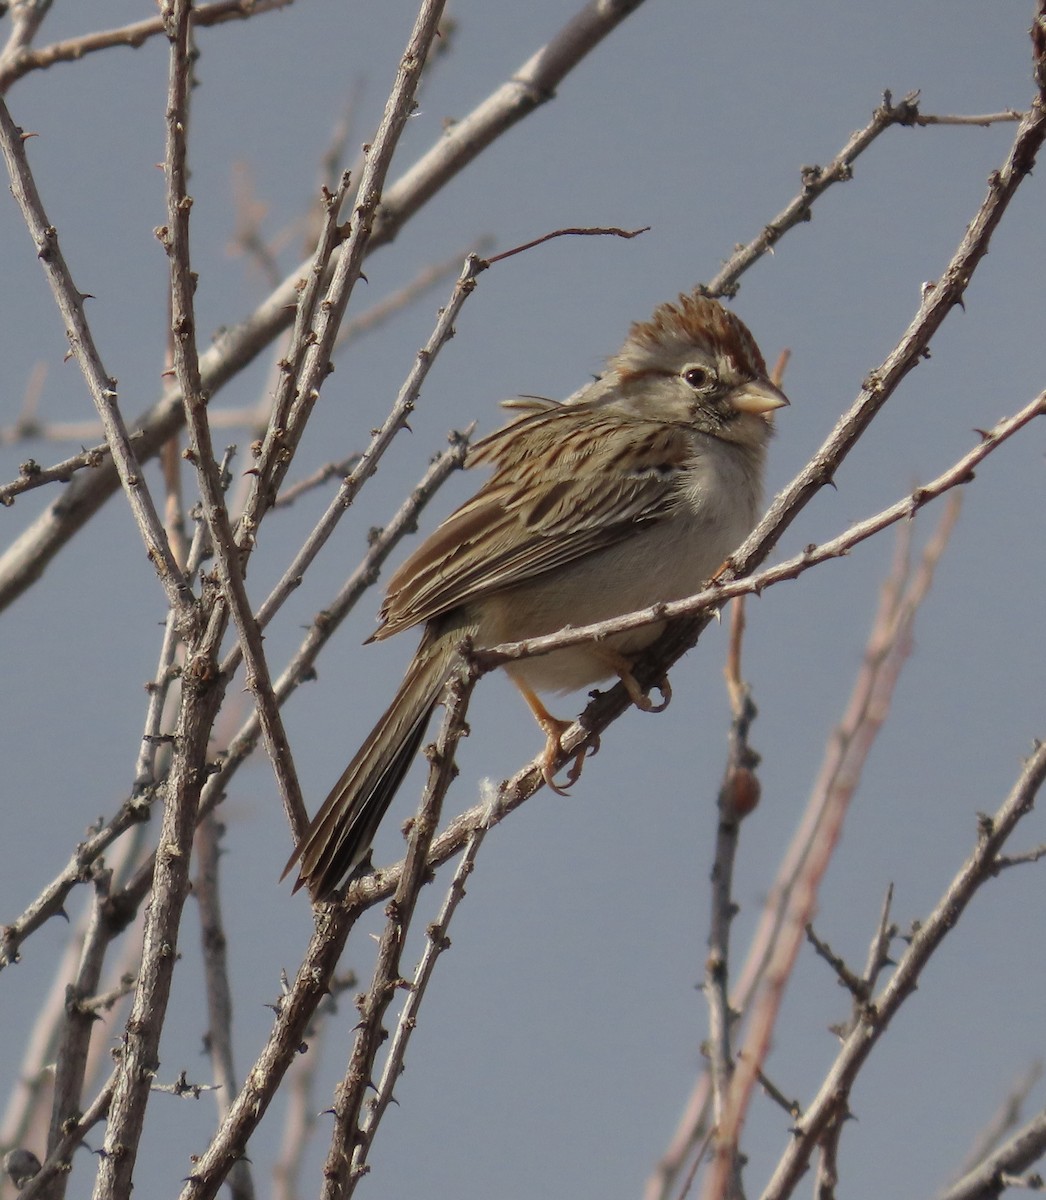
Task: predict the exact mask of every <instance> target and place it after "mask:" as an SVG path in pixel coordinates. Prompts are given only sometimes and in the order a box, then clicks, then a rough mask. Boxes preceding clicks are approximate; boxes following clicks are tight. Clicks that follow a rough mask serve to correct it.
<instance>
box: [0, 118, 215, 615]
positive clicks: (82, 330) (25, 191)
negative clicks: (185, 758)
mask: <svg viewBox="0 0 1046 1200" xmlns="http://www.w3.org/2000/svg"><path fill="white" fill-rule="evenodd" d="M25 140H26V138H25V135H24V134H23V132H22V130H21V129H19V128H18V127H17V126H16V125H15V123H14V121H12V120H11V115H10V113H9V112H8V110H7V105H6V104H4V102H3V101H2V100H0V147H2V149H3V154H4V159H5V161H6V163H7V169H8V173H9V174H10V177H11V190H12V192H13V194H14V197H15V200H16V201H17V202H18V206H19V208H20V209H21V210H22V217H23V218H24V220H25V223H26V225H27V227H28V229H29V233H30V236H31V237H32V239H33V243H34V245H35V247H36V252H37V258H38V259H39V260H40V263H41V265H42V266H43V269H44V274H45V275H46V276H47V281H48V283H49V284H50V285H51V291H52V293H53V294H54V299H55V303H56V305H57V306H58V310H59V312H60V313H61V315H62V320H63V321H64V322H65V327H66V336H67V337H68V339H69V344H70V346H71V348H72V352H73V355H74V356H75V358H76V360H77V363H78V364H79V367H80V370H81V372H82V373H83V376H84V380H85V381H86V383H87V386H88V388H89V390H90V393H91V398H92V400H93V401H94V403H95V407H96V408H97V410H98V415H99V416H100V417H101V419H102V426H103V428H104V429H105V438H106V442H107V444H108V446H109V450H110V453H111V455H112V461H113V462H114V463H115V466H116V470H117V472H118V474H119V479H120V483H121V484H122V486H123V489H124V492H125V494H126V496H127V501H128V503H129V505H130V507H131V512H132V513H133V515H134V519H135V522H136V524H137V525H138V529H139V532H140V533H141V535H142V540H143V541H144V542H145V547H146V551H147V552H148V555H149V559H150V561H151V562H152V564H153V566H154V567H155V569H156V573H157V574H158V575H159V577H160V582H161V583H162V584H163V587H164V590H165V592H166V593H167V599H168V602H169V603H170V605H171V607H172V608H174V609H175V610H176V611H177V612H178V613H179V618H180V620H181V622H182V623H186V622H188V621H189V620H190V619H191V616H192V608H193V598H192V595H191V594H190V592H189V589H188V586H187V584H186V582H185V580H184V578H183V577H182V573H181V571H180V570H179V569H178V564H177V563H176V562H175V561H174V556H173V554H172V553H171V547H170V545H169V544H168V541H167V537H166V535H165V533H164V530H163V525H162V523H161V521H160V518H159V515H158V513H157V511H156V505H155V503H154V502H153V498H152V494H151V492H150V491H149V487H148V485H147V484H146V482H145V477H144V475H143V473H142V468H141V464H140V462H139V461H138V458H137V456H136V454H135V450H134V447H133V446H132V440H131V435H130V433H129V431H128V429H127V425H126V424H125V422H124V419H123V414H122V413H121V412H120V406H119V402H118V397H117V393H116V384H115V380H113V379H112V377H111V376H110V375H109V373H108V372H107V371H106V370H105V368H104V367H103V366H102V361H101V358H100V356H99V354H98V350H97V347H96V346H95V343H94V336H93V335H92V333H91V329H90V326H89V325H88V323H87V317H86V314H85V312H84V299H85V296H84V293H82V292H81V291H80V290H79V289H78V288H77V287H76V286H75V285H74V283H73V279H72V275H71V273H70V271H69V267H68V266H67V264H66V261H65V257H64V256H63V254H62V250H61V247H60V246H59V244H58V231H57V230H56V229H55V227H54V226H53V225H52V224H51V222H50V221H49V220H48V218H47V214H46V212H45V211H44V206H43V201H42V200H41V199H40V194H39V192H38V191H37V188H36V182H35V180H34V179H33V174H32V171H31V170H30V168H29V160H28V158H27V157H26V153H25ZM104 465H105V464H101V465H100V466H99V470H102V469H104Z"/></svg>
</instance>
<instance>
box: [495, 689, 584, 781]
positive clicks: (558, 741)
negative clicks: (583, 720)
mask: <svg viewBox="0 0 1046 1200" xmlns="http://www.w3.org/2000/svg"><path fill="white" fill-rule="evenodd" d="M512 682H513V683H514V684H515V685H516V687H518V688H519V690H520V692H521V693H522V695H523V699H524V700H526V702H527V706H528V707H529V709H530V711H531V712H532V713H533V714H534V720H535V721H537V723H538V724H539V725H540V726H541V728H542V730H543V731H544V734H545V739H546V741H545V752H544V753H543V754H542V756H541V776H542V778H543V779H544V780H545V782H546V783H547V784H548V786H549V787H550V788H551V789H552V790H553V791H554V792H555V793H556V795H557V796H566V795H568V794H569V793H568V792H567V788H569V787H572V786H573V785H574V784H575V783H577V781H578V780H579V779H580V778H581V768H582V767H583V766H584V763H585V755H586V754H587V753H588V749H587V748H584V747H583V748H582V749H581V750H580V751H579V752H578V755H577V757H576V758H575V759H574V761H573V763H572V764H571V766H570V770H569V771H568V772H567V780H566V784H565V785H564V786H563V787H560V786H559V784H558V783H556V780H555V769H554V768H555V763H556V759H557V758H558V757H559V755H560V754H561V753H562V751H563V734H564V733H566V731H567V730H568V729H569V728H570V727H571V725H573V723H574V722H573V721H561V720H560V719H559V717H554V716H553V715H552V714H551V713H550V712H549V711H548V709H547V708H546V707H545V706H544V705H543V704H542V703H541V700H540V699H539V698H538V696H537V695H536V694H535V693H534V692H533V691H531V689H530V688H528V687H527V685H526V684H525V683H521V682H520V681H519V680H518V679H514V680H513V681H512Z"/></svg>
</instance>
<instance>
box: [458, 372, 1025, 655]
mask: <svg viewBox="0 0 1046 1200" xmlns="http://www.w3.org/2000/svg"><path fill="white" fill-rule="evenodd" d="M1043 415H1046V392H1042V393H1040V394H1039V395H1038V396H1036V398H1035V399H1034V400H1033V401H1032V402H1031V403H1030V404H1027V405H1025V407H1024V408H1022V409H1021V410H1020V411H1019V412H1018V413H1015V414H1014V415H1013V416H1012V417H1007V418H1005V419H1003V420H1002V421H999V422H998V423H997V424H996V425H995V426H993V428H991V429H990V430H988V431H986V432H981V440H980V442H979V443H978V445H977V446H975V447H974V448H973V449H972V450H970V451H969V452H968V453H967V454H964V455H963V456H962V457H961V458H959V459H957V460H956V462H955V463H954V464H953V465H952V466H951V467H949V468H948V469H947V470H946V471H943V472H942V473H941V474H940V475H938V476H937V477H936V478H935V479H932V480H930V481H929V482H928V483H925V484H922V485H921V486H919V487H917V488H916V489H915V490H914V491H913V492H911V493H910V494H909V495H908V496H906V497H905V498H904V499H902V500H898V501H897V503H896V504H892V505H890V506H889V507H888V508H884V509H883V510H882V511H881V512H878V513H876V514H875V515H874V516H871V517H868V518H866V519H865V520H863V521H858V522H856V523H855V524H853V525H850V526H849V527H848V528H847V529H846V530H845V531H844V532H843V533H841V534H839V535H838V537H835V538H832V539H830V540H829V541H827V542H822V543H820V545H810V546H807V547H806V548H805V549H804V551H803V553H802V554H798V555H796V556H795V557H793V558H789V559H785V561H784V562H781V563H778V564H777V565H776V566H773V567H767V568H766V569H765V570H762V571H759V572H758V573H756V574H753V575H749V576H747V577H738V575H739V573H740V569H741V564H742V563H743V564H745V565H748V564H750V563H752V562H753V561H755V560H756V558H757V554H756V553H755V552H754V551H748V550H746V547H749V546H757V547H759V548H760V552H761V551H762V547H763V546H764V545H765V544H766V543H767V542H771V541H772V540H774V541H775V540H776V538H777V536H778V523H777V520H776V519H775V515H776V514H780V515H781V516H786V517H787V518H788V519H789V520H790V519H791V516H792V513H791V509H790V505H789V504H787V503H786V501H785V497H787V496H789V495H791V494H793V493H794V492H795V491H796V490H797V485H798V481H799V480H801V479H802V478H803V477H804V476H806V475H807V474H808V472H809V467H807V468H804V470H803V471H802V472H801V474H800V476H798V477H797V480H796V481H793V483H792V485H790V487H789V488H788V489H787V490H786V492H784V493H782V495H781V496H779V497H778V498H777V500H775V501H774V505H773V507H772V508H771V510H770V512H769V513H768V514H767V515H766V516H765V517H764V518H763V520H762V521H761V522H760V523H759V525H758V526H757V528H756V529H755V531H754V532H753V534H752V536H751V537H750V538H749V539H748V541H747V542H746V543H745V545H744V546H742V547H741V549H740V550H739V551H738V552H737V553H736V554H735V555H734V561H735V564H736V566H735V572H734V575H733V576H732V577H731V578H729V579H726V580H724V581H722V582H720V581H719V580H717V581H716V582H715V583H714V584H713V585H712V586H711V587H708V588H706V589H705V590H704V591H703V592H699V593H698V594H697V595H695V596H691V597H689V598H687V599H685V600H676V601H673V602H672V603H669V604H657V605H654V606H652V607H651V608H647V609H641V610H639V611H637V612H634V613H628V614H626V615H625V616H622V617H614V618H613V619H612V620H609V621H600V622H597V623H595V624H592V625H577V626H572V627H571V628H570V629H569V630H563V631H561V632H560V633H552V634H548V635H547V636H545V637H540V638H530V639H528V640H526V641H519V642H504V643H502V644H501V645H500V646H492V647H490V649H485V650H477V651H476V652H475V653H476V659H477V662H478V663H479V665H480V667H481V668H482V670H483V671H484V672H486V671H491V670H493V669H494V668H495V667H499V666H501V665H502V664H503V663H506V662H510V661H512V660H515V659H519V658H529V657H532V656H534V655H539V654H550V653H551V652H552V651H553V650H559V649H562V648H563V647H565V646H575V645H579V644H581V643H582V642H588V641H599V640H600V639H602V638H606V637H609V636H610V635H612V634H614V633H619V632H623V631H625V630H629V629H637V628H639V627H641V626H643V625H650V624H655V623H657V622H660V621H664V620H665V619H666V618H668V619H672V618H679V617H689V616H695V615H697V614H700V613H705V612H708V611H715V610H717V609H719V608H720V607H721V606H722V604H723V603H724V602H725V601H726V600H729V599H731V598H732V597H734V596H744V595H760V594H761V593H762V592H764V591H765V590H766V589H767V588H768V587H770V586H771V585H773V584H775V583H781V582H783V581H784V580H790V579H797V578H798V577H799V576H800V575H801V574H802V573H803V572H804V571H806V570H808V569H809V568H810V567H812V566H816V565H817V564H818V563H822V562H826V561H827V560H828V559H832V558H841V557H844V556H845V555H847V554H848V553H849V552H850V551H851V550H852V549H853V548H854V547H855V546H857V545H859V544H860V543H861V542H863V541H866V540H867V539H868V538H870V537H872V536H873V535H874V534H876V533H879V532H881V531H882V530H883V529H887V528H889V526H891V525H895V524H897V523H898V522H899V521H905V520H909V519H910V518H911V517H912V516H914V514H915V513H916V512H918V511H919V509H920V508H923V507H924V506H925V505H926V504H928V503H929V502H930V501H931V500H934V499H936V498H937V497H939V496H942V495H944V493H945V492H948V491H950V490H951V489H952V488H955V487H959V486H960V485H962V484H965V483H969V482H970V481H971V480H972V479H973V472H974V468H975V467H976V466H978V465H979V464H980V463H981V462H983V461H984V459H985V458H987V457H988V455H989V454H991V453H992V452H993V451H994V450H996V449H997V448H998V447H999V446H1000V445H1002V443H1003V442H1005V441H1007V440H1008V439H1009V438H1011V437H1012V436H1013V435H1014V434H1015V433H1018V432H1019V431H1020V430H1021V429H1023V428H1024V426H1025V425H1027V424H1028V423H1029V422H1031V421H1033V420H1035V418H1036V417H1040V416H1043ZM837 429H838V426H837ZM823 453H824V451H823V449H822V451H821V452H819V454H818V455H817V456H816V457H818V458H820V457H821V456H822V454H823Z"/></svg>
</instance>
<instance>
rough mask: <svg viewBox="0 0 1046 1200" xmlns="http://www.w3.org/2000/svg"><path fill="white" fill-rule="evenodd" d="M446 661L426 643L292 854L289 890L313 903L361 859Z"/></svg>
mask: <svg viewBox="0 0 1046 1200" xmlns="http://www.w3.org/2000/svg"><path fill="white" fill-rule="evenodd" d="M452 657H453V656H452V655H450V654H448V653H446V651H445V648H444V647H443V646H441V645H440V644H439V642H435V643H434V644H433V643H431V642H429V639H428V638H426V639H425V640H423V641H422V644H421V646H419V648H418V652H417V654H416V655H415V656H414V660H413V661H412V662H411V664H410V667H409V668H408V669H407V674H406V675H405V676H404V678H403V682H402V683H401V684H400V686H399V690H398V691H397V692H396V695H395V697H394V698H393V701H392V703H391V704H390V705H389V707H388V708H387V709H386V710H385V712H384V714H383V715H382V717H381V719H380V720H379V721H378V723H377V725H375V727H374V729H373V730H372V731H371V734H370V736H369V737H368V738H367V740H366V741H365V742H364V743H363V745H362V746H361V747H360V749H359V752H358V753H357V754H356V757H355V758H354V759H353V760H352V762H351V763H349V765H348V766H347V767H346V768H345V772H344V774H343V775H342V777H341V778H340V779H339V780H338V782H337V783H336V784H335V785H334V787H333V789H332V790H331V793H330V795H329V796H328V797H327V799H326V800H325V801H324V802H323V805H322V806H321V808H320V810H319V812H318V813H317V814H316V816H315V817H314V818H313V821H312V824H311V825H310V826H309V828H308V829H307V830H306V832H305V835H304V837H303V838H302V840H301V842H300V843H299V844H298V846H297V848H296V849H295V851H294V853H293V854H292V855H291V857H290V860H289V862H288V863H287V866H286V867H285V868H284V871H283V875H284V876H286V875H287V874H288V873H289V872H290V871H291V870H292V869H293V868H294V866H295V865H296V864H300V865H299V871H298V879H297V881H296V882H295V884H294V891H297V890H298V889H299V888H300V887H302V886H305V887H307V888H308V889H309V892H310V894H311V895H312V896H313V898H314V899H320V898H322V897H323V896H326V895H328V894H329V893H330V892H332V891H334V889H335V888H337V887H338V886H340V885H341V884H342V883H344V882H345V881H346V880H347V879H348V878H349V877H350V876H351V874H352V872H353V871H354V870H355V869H356V868H357V867H358V866H359V865H360V863H361V862H362V861H363V860H364V859H365V858H366V856H367V852H368V851H369V850H370V846H371V842H372V841H373V839H374V834H375V833H376V831H377V828H378V825H379V824H380V823H381V819H382V818H383V817H384V816H385V812H386V810H387V809H388V807H389V805H390V804H391V802H392V798H393V796H394V795H395V794H396V790H397V788H398V787H399V785H400V784H401V783H402V782H403V777H404V775H406V773H407V771H408V769H409V768H410V764H411V763H412V762H413V761H414V757H415V755H416V754H417V752H418V748H419V747H420V745H421V741H422V738H423V737H424V736H425V730H426V729H427V728H428V724H429V718H430V717H431V716H432V710H433V709H434V708H435V707H436V704H437V702H438V701H439V698H440V693H441V692H442V690H443V685H444V683H445V682H446V680H447V673H448V670H449V667H450V663H451V661H452Z"/></svg>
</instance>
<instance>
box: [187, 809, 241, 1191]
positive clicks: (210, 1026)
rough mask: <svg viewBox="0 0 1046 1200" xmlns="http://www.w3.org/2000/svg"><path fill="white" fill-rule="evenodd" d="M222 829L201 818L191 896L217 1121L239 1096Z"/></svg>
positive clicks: (235, 1184) (235, 1185) (235, 1187)
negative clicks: (224, 917) (194, 905)
mask: <svg viewBox="0 0 1046 1200" xmlns="http://www.w3.org/2000/svg"><path fill="white" fill-rule="evenodd" d="M223 832H224V831H223V829H222V827H221V825H220V824H219V822H218V821H217V820H216V819H215V817H214V816H213V814H212V815H209V816H206V817H204V819H203V820H202V821H201V822H200V825H199V828H198V829H197V831H196V851H197V853H196V860H197V864H198V870H197V873H196V883H195V886H194V887H193V895H194V896H195V897H196V902H197V904H198V905H199V909H200V941H201V944H202V946H203V963H204V978H205V980H206V986H207V1050H208V1052H209V1054H210V1057H211V1071H212V1074H213V1076H214V1082H215V1084H216V1087H215V1090H214V1099H215V1103H216V1105H217V1110H218V1117H219V1119H222V1118H224V1117H225V1116H227V1115H228V1112H229V1107H230V1105H231V1104H232V1098H233V1096H235V1095H236V1092H237V1091H238V1090H239V1083H238V1082H237V1077H236V1067H235V1065H234V1063H233V1053H232V988H231V987H230V985H229V969H228V959H227V956H226V952H225V951H226V938H225V929H224V926H223V922H222V906H221V892H220V890H219V886H218V879H219V870H218V867H219V862H220V859H221V847H220V839H221V836H222V833H223ZM229 1187H230V1194H231V1195H232V1196H233V1198H234V1200H253V1196H254V1181H253V1178H252V1175H251V1165H250V1162H249V1161H248V1160H247V1159H246V1158H241V1159H240V1160H239V1161H238V1162H237V1163H236V1164H235V1165H234V1166H233V1168H232V1171H231V1173H230V1176H229Z"/></svg>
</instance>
